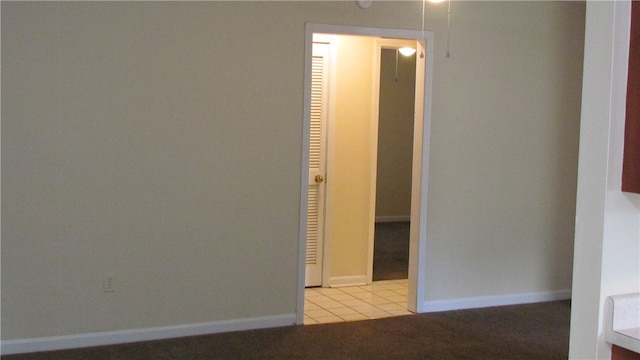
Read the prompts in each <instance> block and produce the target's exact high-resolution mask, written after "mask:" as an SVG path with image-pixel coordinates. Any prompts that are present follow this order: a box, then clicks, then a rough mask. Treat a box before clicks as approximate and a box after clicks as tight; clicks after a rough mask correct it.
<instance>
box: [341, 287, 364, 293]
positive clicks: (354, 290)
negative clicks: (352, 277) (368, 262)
mask: <svg viewBox="0 0 640 360" xmlns="http://www.w3.org/2000/svg"><path fill="white" fill-rule="evenodd" d="M340 290H341V291H342V292H343V293H345V294H356V293H361V292H366V290H364V289H362V287H360V286H349V287H344V288H340Z"/></svg>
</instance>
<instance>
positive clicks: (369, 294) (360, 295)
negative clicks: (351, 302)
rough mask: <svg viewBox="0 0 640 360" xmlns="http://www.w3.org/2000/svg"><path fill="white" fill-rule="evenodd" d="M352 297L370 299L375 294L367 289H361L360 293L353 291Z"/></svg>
mask: <svg viewBox="0 0 640 360" xmlns="http://www.w3.org/2000/svg"><path fill="white" fill-rule="evenodd" d="M351 295H352V296H353V297H354V298H358V299H371V298H373V297H375V295H374V294H373V293H372V292H369V291H363V292H360V293H355V294H351Z"/></svg>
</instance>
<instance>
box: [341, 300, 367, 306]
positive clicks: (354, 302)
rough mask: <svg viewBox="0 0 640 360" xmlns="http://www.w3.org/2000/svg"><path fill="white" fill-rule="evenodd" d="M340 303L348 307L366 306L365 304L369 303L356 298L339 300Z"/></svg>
mask: <svg viewBox="0 0 640 360" xmlns="http://www.w3.org/2000/svg"><path fill="white" fill-rule="evenodd" d="M341 303H342V304H344V305H346V306H348V307H355V306H366V305H370V304H367V303H366V302H364V301H362V300H358V299H354V300H344V301H341Z"/></svg>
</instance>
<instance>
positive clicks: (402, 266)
mask: <svg viewBox="0 0 640 360" xmlns="http://www.w3.org/2000/svg"><path fill="white" fill-rule="evenodd" d="M409 224H410V223H409V222H408V221H404V222H388V223H376V227H375V235H374V246H373V280H374V281H378V280H396V279H406V278H407V277H408V276H409V275H408V274H409V272H408V269H409Z"/></svg>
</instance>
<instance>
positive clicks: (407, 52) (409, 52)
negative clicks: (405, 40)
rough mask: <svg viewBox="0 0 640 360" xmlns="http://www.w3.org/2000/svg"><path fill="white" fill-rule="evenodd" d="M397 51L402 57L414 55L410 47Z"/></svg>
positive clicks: (414, 51) (414, 50) (413, 50)
mask: <svg viewBox="0 0 640 360" xmlns="http://www.w3.org/2000/svg"><path fill="white" fill-rule="evenodd" d="M398 51H400V54H402V55H404V56H411V55H413V54H415V53H416V49H414V48H410V47H403V48H400V49H398Z"/></svg>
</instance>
